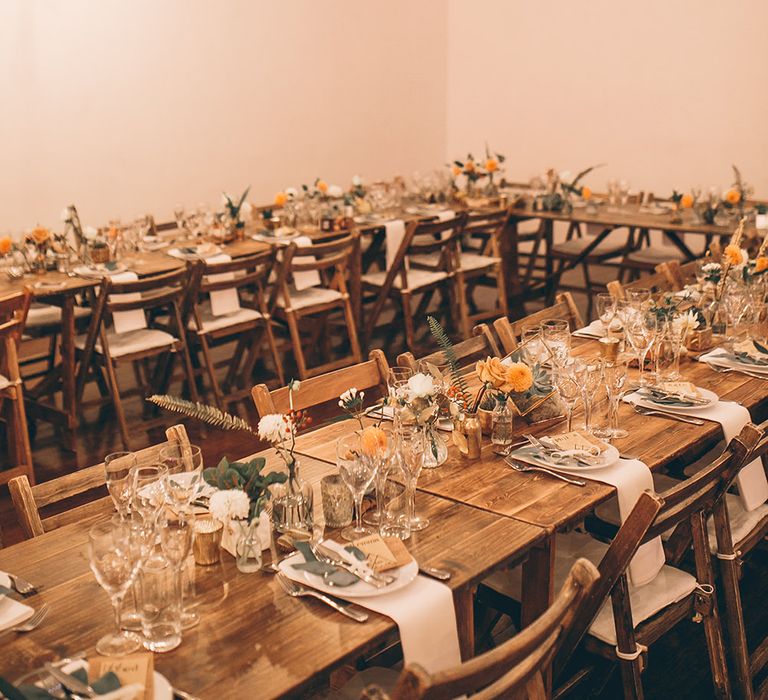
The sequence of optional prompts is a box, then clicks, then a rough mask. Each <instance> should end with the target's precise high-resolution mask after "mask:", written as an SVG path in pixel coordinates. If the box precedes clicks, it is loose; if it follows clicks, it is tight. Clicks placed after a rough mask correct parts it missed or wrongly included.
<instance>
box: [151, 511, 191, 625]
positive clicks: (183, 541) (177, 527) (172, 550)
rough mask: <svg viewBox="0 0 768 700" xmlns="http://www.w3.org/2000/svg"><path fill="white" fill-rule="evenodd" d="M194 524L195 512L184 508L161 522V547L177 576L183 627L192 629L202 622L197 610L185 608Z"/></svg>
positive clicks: (177, 594) (177, 593) (168, 515)
mask: <svg viewBox="0 0 768 700" xmlns="http://www.w3.org/2000/svg"><path fill="white" fill-rule="evenodd" d="M194 524H195V516H194V514H193V513H192V511H191V510H188V509H184V508H180V509H179V510H177V511H176V512H171V513H168V514H167V515H166V516H165V517H164V518H163V519H162V521H161V523H160V547H161V549H162V550H163V554H164V555H165V558H166V559H167V560H168V563H169V564H170V565H171V568H172V569H173V571H174V575H175V578H176V596H177V600H178V604H179V610H181V629H190V628H191V627H194V626H195V625H197V624H198V623H199V622H200V615H198V614H197V612H195V611H194V610H185V609H184V585H183V583H184V565H185V564H186V562H187V558H188V557H189V553H190V551H191V550H192V540H193V538H194V532H195V530H194Z"/></svg>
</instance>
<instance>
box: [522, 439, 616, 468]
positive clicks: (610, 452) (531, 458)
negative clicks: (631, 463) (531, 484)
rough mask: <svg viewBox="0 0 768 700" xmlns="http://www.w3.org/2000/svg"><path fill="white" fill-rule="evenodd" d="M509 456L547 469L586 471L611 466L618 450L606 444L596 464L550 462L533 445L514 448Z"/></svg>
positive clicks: (614, 462)
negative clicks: (606, 447)
mask: <svg viewBox="0 0 768 700" xmlns="http://www.w3.org/2000/svg"><path fill="white" fill-rule="evenodd" d="M509 456H510V458H512V459H516V460H519V461H520V462H527V463H528V464H533V465H534V466H538V467H546V468H547V469H555V470H556V469H565V470H567V471H569V472H574V471H579V472H588V471H593V470H595V469H605V467H612V466H613V465H614V464H616V463H617V462H618V461H619V451H618V450H617V449H616V448H615V447H614V446H613V445H608V449H607V450H606V451H605V452H603V454H602V455H601V457H602V459H601V460H600V462H598V463H597V464H579V463H578V462H576V461H575V460H574V461H573V463H567V464H557V463H556V462H551V461H550V460H548V459H546V458H545V457H544V456H542V455H541V454H540V452H539V451H538V450H537V449H536V448H535V447H533V446H530V447H528V446H526V447H521V448H520V449H518V450H515V451H514V452H512V453H511V454H510V455H509Z"/></svg>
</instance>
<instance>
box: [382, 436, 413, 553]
mask: <svg viewBox="0 0 768 700" xmlns="http://www.w3.org/2000/svg"><path fill="white" fill-rule="evenodd" d="M379 472H380V475H379V476H377V479H379V480H380V481H381V488H380V489H377V492H376V500H377V501H378V504H379V511H380V513H381V515H380V518H379V534H380V535H381V536H382V537H398V538H400V539H401V540H407V539H408V538H409V537H410V536H411V520H410V507H409V503H410V498H409V489H408V474H407V473H406V471H405V468H404V467H403V461H402V458H401V457H400V454H399V453H398V452H397V451H394V452H393V454H392V456H391V458H390V459H389V460H388V461H387V462H386V463H385V464H384V465H383V466H382V467H379Z"/></svg>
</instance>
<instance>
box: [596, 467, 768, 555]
mask: <svg viewBox="0 0 768 700" xmlns="http://www.w3.org/2000/svg"><path fill="white" fill-rule="evenodd" d="M679 483H680V481H679V480H678V479H673V478H672V477H671V476H667V475H666V474H654V475H653V485H654V488H655V489H656V492H657V493H663V492H664V491H667V490H669V489H671V488H673V487H674V486H677V485H678V484H679ZM725 506H726V508H728V520H729V521H730V523H731V536H732V537H733V541H734V542H739V541H740V540H742V539H743V538H744V537H746V536H747V535H748V534H749V533H750V532H751V531H752V530H753V529H754V528H755V526H756V525H757V524H758V523H759V522H760V521H761V520H763V519H765V518H768V505H766V504H765V503H763V505H761V506H759V507H757V508H755V509H754V510H745V508H744V506H743V505H742V504H741V499H740V498H739V497H738V496H737V495H735V494H733V493H726V494H725ZM595 515H597V517H598V518H600V520H603V521H605V522H606V523H611V524H612V525H616V526H618V525H619V522H620V521H619V506H618V503H617V501H616V499H615V498H611V499H610V500H608V501H606V502H605V503H601V504H600V505H599V506H598V507H597V508H595ZM707 531H708V534H709V548H710V550H712V552H716V551H717V539H716V536H715V523H714V520H713V519H712V518H710V519H709V522H708V523H707ZM671 535H672V531H671V530H668V531H667V532H665V533H664V534H662V536H661V537H662V539H664V540H668V539H669V538H670V536H671Z"/></svg>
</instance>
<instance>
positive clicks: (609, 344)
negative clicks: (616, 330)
mask: <svg viewBox="0 0 768 700" xmlns="http://www.w3.org/2000/svg"><path fill="white" fill-rule="evenodd" d="M598 342H599V343H600V356H601V357H602V358H603V359H604V360H606V361H607V362H616V360H617V358H618V357H619V339H618V338H600V340H599V341H598Z"/></svg>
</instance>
